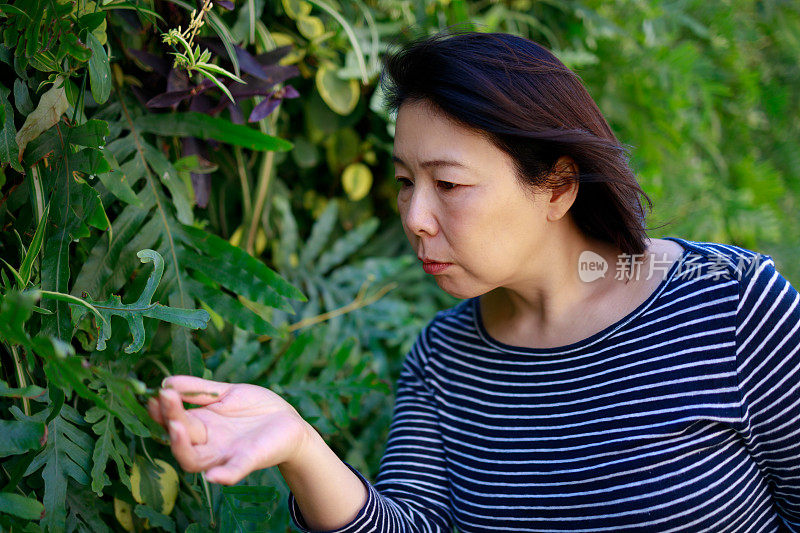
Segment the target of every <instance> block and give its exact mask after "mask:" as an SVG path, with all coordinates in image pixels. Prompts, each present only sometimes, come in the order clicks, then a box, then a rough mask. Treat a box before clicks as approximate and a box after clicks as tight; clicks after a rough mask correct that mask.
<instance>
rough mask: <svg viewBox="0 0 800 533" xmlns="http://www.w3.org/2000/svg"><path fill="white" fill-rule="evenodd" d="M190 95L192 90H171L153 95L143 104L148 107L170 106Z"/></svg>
mask: <svg viewBox="0 0 800 533" xmlns="http://www.w3.org/2000/svg"><path fill="white" fill-rule="evenodd" d="M190 96H192V91H173V92H170V93H161V94H159V95H157V96H154V97H153V98H151V99H150V100H148V101H147V104H145V105H146V106H147V107H149V108H151V109H152V108H158V107H170V106H174V105H177V104H179V103H181V102H182V101H184V100H186V99H187V98H189V97H190Z"/></svg>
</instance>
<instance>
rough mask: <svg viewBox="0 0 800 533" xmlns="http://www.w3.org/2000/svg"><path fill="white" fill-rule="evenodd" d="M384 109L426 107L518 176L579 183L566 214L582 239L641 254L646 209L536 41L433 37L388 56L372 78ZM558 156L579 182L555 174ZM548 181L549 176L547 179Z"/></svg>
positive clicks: (572, 84)
mask: <svg viewBox="0 0 800 533" xmlns="http://www.w3.org/2000/svg"><path fill="white" fill-rule="evenodd" d="M380 85H381V89H382V91H383V92H384V95H385V106H386V109H387V111H389V112H397V110H398V109H399V108H400V105H401V104H402V103H403V102H404V101H406V100H410V101H421V102H424V103H426V104H433V106H434V109H436V110H437V111H441V112H444V114H445V115H446V116H447V117H448V118H450V119H452V120H454V121H455V122H457V123H459V124H461V125H463V126H465V127H467V128H470V129H473V130H475V131H477V132H479V133H481V134H483V135H485V136H487V138H488V139H489V140H490V141H491V142H493V143H494V144H495V145H496V146H497V147H498V148H499V149H501V150H503V151H504V152H506V153H507V154H508V155H510V156H511V157H512V159H513V160H514V162H515V165H516V168H517V175H518V178H519V179H520V180H521V181H522V182H523V183H526V184H528V185H530V186H533V187H540V188H543V187H547V188H554V187H558V186H559V185H562V184H563V183H565V180H574V179H577V180H578V182H579V187H578V195H577V197H576V199H575V202H574V203H573V204H572V206H571V207H570V213H571V214H572V217H573V219H574V220H575V222H576V224H577V225H578V227H579V228H580V229H581V231H583V232H584V234H585V235H587V236H591V237H594V238H597V239H599V240H602V241H606V242H610V243H612V244H614V245H616V246H617V247H618V248H619V249H620V250H621V251H622V252H623V253H627V254H641V253H644V251H645V250H646V246H645V243H644V239H645V238H646V237H647V234H646V232H645V227H644V223H645V217H646V213H645V210H644V208H643V206H642V203H641V200H640V196H643V197H644V198H645V199H646V200H647V203H648V206H649V208H650V209H652V202H651V200H650V198H649V197H648V196H647V195H646V194H645V193H644V191H643V190H642V188H641V187H640V186H639V183H638V182H637V181H636V177H635V176H634V174H633V171H632V170H631V168H630V166H629V165H628V152H627V150H626V148H625V147H624V146H623V145H622V144H620V142H619V141H618V140H617V138H616V137H615V136H614V133H613V132H612V131H611V128H610V127H609V125H608V123H607V122H606V120H605V118H604V117H603V115H602V114H601V113H600V110H599V109H598V108H597V105H596V104H595V102H594V100H592V97H591V96H589V93H588V92H587V91H586V89H585V88H584V86H583V84H582V83H581V80H580V78H579V77H578V76H577V75H576V74H575V73H574V72H572V71H571V70H570V69H568V68H567V67H566V66H564V64H563V63H561V61H559V60H558V59H557V58H556V57H555V56H554V55H553V54H551V53H550V52H549V51H547V50H546V49H545V48H543V47H542V46H540V45H538V44H536V43H535V42H533V41H531V40H528V39H525V38H523V37H517V36H514V35H510V34H505V33H477V32H451V33H444V32H440V33H438V34H436V35H433V36H430V37H424V38H421V39H416V40H413V41H411V42H410V43H409V44H406V45H404V46H402V47H401V49H400V50H398V51H395V52H393V53H390V54H387V55H386V56H385V57H384V60H383V70H382V72H381V78H380ZM562 155H566V156H570V157H571V158H572V159H573V160H574V161H575V163H576V164H577V166H578V175H577V176H574V175H573V176H557V175H555V174H554V173H553V171H554V165H555V163H556V161H557V160H558V158H559V157H560V156H562ZM554 176H555V177H556V179H553V178H554Z"/></svg>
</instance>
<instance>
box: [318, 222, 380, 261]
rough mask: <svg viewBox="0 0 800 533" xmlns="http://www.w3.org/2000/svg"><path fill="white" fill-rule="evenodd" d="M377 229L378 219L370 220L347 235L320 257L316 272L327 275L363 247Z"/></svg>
mask: <svg viewBox="0 0 800 533" xmlns="http://www.w3.org/2000/svg"><path fill="white" fill-rule="evenodd" d="M377 229H378V219H377V218H370V219H369V220H367V221H366V222H364V223H362V224H360V225H359V226H357V227H356V228H354V229H352V230H351V231H348V232H347V233H345V234H344V236H342V237H340V238H339V239H338V240H337V241H336V242H334V243H333V246H331V247H330V249H328V250H327V251H326V252H325V253H323V254H322V255H321V256H320V258H319V261H317V265H316V269H315V270H316V272H317V273H319V274H325V273H327V272H328V271H329V270H330V269H331V268H333V267H335V266H336V265H338V264H339V263H341V262H342V261H344V260H345V259H347V258H348V257H349V256H350V254H352V253H353V252H355V251H356V250H358V249H359V248H360V247H361V246H363V245H364V243H366V242H367V241H368V240H369V238H370V237H371V236H372V234H373V233H375V230H377Z"/></svg>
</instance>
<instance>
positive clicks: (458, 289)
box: [436, 276, 487, 300]
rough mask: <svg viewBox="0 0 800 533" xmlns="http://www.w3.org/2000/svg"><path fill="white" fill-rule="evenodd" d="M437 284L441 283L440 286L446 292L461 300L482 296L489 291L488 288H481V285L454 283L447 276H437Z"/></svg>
mask: <svg viewBox="0 0 800 533" xmlns="http://www.w3.org/2000/svg"><path fill="white" fill-rule="evenodd" d="M436 284H437V285H439V288H440V289H442V290H443V291H444V292H446V293H447V294H449V295H450V296H452V297H454V298H458V299H460V300H466V299H468V298H474V297H475V296H480V295H481V294H485V293H486V292H487V290H486V289H481V288H479V287H474V286H473V287H464V286H463V285H459V284H457V283H453V282H452V280H448V279H446V278H445V276H437V277H436Z"/></svg>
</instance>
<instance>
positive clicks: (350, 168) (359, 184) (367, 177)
mask: <svg viewBox="0 0 800 533" xmlns="http://www.w3.org/2000/svg"><path fill="white" fill-rule="evenodd" d="M342 187H343V188H344V192H345V193H346V194H347V196H348V197H349V198H350V199H351V200H352V201H354V202H357V201H359V200H361V199H362V198H364V197H365V196H366V195H367V194H368V193H369V190H370V188H371V187H372V171H371V170H370V169H369V167H368V166H367V165H365V164H364V163H350V164H349V165H347V168H345V169H344V172H342Z"/></svg>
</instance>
